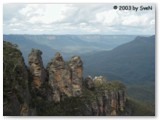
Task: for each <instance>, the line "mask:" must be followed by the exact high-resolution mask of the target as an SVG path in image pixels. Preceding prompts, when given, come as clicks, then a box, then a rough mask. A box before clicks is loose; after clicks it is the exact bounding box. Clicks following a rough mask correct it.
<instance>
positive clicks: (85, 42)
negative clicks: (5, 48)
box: [3, 35, 136, 65]
mask: <svg viewBox="0 0 160 120" xmlns="http://www.w3.org/2000/svg"><path fill="white" fill-rule="evenodd" d="M135 37H136V36H134V35H3V40H6V41H9V42H12V43H15V44H17V45H18V46H19V47H20V50H21V51H22V53H23V56H24V58H25V61H27V57H28V54H29V52H30V49H32V48H37V49H41V50H42V51H44V52H45V53H47V54H45V55H43V56H42V57H43V60H44V63H45V65H46V63H47V61H49V60H50V59H51V58H50V56H52V55H54V54H55V53H56V52H61V54H62V55H63V56H64V58H67V59H68V58H70V57H71V56H73V55H82V54H93V53H95V52H99V51H106V50H111V49H113V48H115V47H117V46H118V45H121V44H124V43H126V42H129V41H132V40H133V39H134V38H135Z"/></svg>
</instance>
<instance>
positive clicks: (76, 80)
mask: <svg viewBox="0 0 160 120" xmlns="http://www.w3.org/2000/svg"><path fill="white" fill-rule="evenodd" d="M69 67H70V69H71V80H72V93H73V96H75V97H76V96H79V95H81V94H82V79H83V63H82V60H81V58H80V57H79V56H73V57H72V58H71V60H70V61H69Z"/></svg>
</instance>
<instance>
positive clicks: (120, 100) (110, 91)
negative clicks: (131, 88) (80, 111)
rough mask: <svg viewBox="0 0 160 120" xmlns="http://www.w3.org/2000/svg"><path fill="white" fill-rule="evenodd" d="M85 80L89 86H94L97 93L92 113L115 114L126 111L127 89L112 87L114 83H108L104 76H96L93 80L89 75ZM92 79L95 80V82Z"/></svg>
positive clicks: (92, 105)
mask: <svg viewBox="0 0 160 120" xmlns="http://www.w3.org/2000/svg"><path fill="white" fill-rule="evenodd" d="M85 80H86V81H85V82H86V83H87V86H88V87H87V88H88V89H89V90H91V89H90V88H91V87H90V86H94V87H95V90H94V91H95V93H96V94H97V95H95V97H96V99H95V100H94V101H92V102H91V108H92V113H91V114H92V115H95V116H97V115H100V116H102V115H105V116H106V115H114V116H115V115H120V113H123V112H124V110H125V102H126V98H125V91H124V90H123V89H120V90H114V88H112V87H111V86H112V84H113V83H110V82H108V83H107V82H106V81H105V80H104V77H102V76H99V77H95V78H93V80H92V78H91V77H87V78H86V79H85ZM91 81H93V83H92V82H91ZM88 84H89V85H88ZM90 84H92V85H90ZM109 86H110V88H109ZM105 87H107V88H105Z"/></svg>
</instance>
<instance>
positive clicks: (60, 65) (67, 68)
mask: <svg viewBox="0 0 160 120" xmlns="http://www.w3.org/2000/svg"><path fill="white" fill-rule="evenodd" d="M82 69H83V68H82V61H81V59H80V57H78V56H74V57H72V59H71V60H70V61H69V63H67V62H65V61H64V60H63V57H62V56H61V54H60V53H56V55H55V57H54V59H52V61H51V62H50V63H49V64H48V66H47V71H48V75H49V85H50V86H51V88H52V93H51V94H52V98H51V99H52V100H53V101H55V102H60V100H61V99H63V97H71V96H79V95H80V94H81V92H82V91H81V87H82Z"/></svg>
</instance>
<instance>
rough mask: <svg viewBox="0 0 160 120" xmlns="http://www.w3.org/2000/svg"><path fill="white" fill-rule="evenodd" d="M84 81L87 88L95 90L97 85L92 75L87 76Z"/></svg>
mask: <svg viewBox="0 0 160 120" xmlns="http://www.w3.org/2000/svg"><path fill="white" fill-rule="evenodd" d="M84 82H85V86H86V88H87V89H89V90H94V88H95V86H94V82H93V79H92V77H91V76H88V77H86V78H85V80H84Z"/></svg>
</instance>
